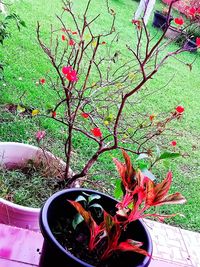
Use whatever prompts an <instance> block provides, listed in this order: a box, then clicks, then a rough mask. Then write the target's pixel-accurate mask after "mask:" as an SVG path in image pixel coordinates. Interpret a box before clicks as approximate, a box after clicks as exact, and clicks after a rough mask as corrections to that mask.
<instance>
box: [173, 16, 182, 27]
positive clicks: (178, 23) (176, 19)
mask: <svg viewBox="0 0 200 267" xmlns="http://www.w3.org/2000/svg"><path fill="white" fill-rule="evenodd" d="M174 22H175V23H176V24H177V25H179V26H182V25H183V24H184V19H183V18H182V17H180V18H175V19H174Z"/></svg>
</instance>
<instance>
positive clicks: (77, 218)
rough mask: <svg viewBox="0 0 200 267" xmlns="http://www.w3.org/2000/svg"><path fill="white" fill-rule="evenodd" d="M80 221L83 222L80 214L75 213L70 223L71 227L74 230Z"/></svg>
mask: <svg viewBox="0 0 200 267" xmlns="http://www.w3.org/2000/svg"><path fill="white" fill-rule="evenodd" d="M82 221H84V219H83V217H82V216H81V214H80V213H77V214H76V215H75V217H74V219H73V221H72V227H73V228H74V230H75V229H76V227H77V226H78V225H79V224H80V223H81V222H82Z"/></svg>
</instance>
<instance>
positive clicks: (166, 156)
mask: <svg viewBox="0 0 200 267" xmlns="http://www.w3.org/2000/svg"><path fill="white" fill-rule="evenodd" d="M180 156H181V154H180V153H174V152H168V151H166V152H164V153H162V154H161V155H160V157H159V158H158V160H161V159H174V158H177V157H180Z"/></svg>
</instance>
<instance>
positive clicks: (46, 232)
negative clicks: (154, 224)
mask: <svg viewBox="0 0 200 267" xmlns="http://www.w3.org/2000/svg"><path fill="white" fill-rule="evenodd" d="M80 191H81V192H83V191H84V192H88V193H91V192H92V193H94V194H100V195H102V196H105V197H109V198H111V199H112V200H114V201H116V202H118V201H117V200H116V199H115V198H113V197H111V196H109V195H107V194H104V193H102V192H99V191H97V190H92V189H86V188H71V189H64V190H61V191H58V192H56V193H55V194H53V195H52V196H51V197H50V198H48V200H47V201H46V202H45V204H44V206H43V207H42V208H41V211H40V228H41V232H42V234H43V236H44V238H46V239H47V240H51V242H53V243H54V245H56V246H57V247H58V248H59V249H60V250H61V251H62V252H63V253H64V254H66V255H67V256H68V257H70V258H72V259H73V260H75V261H76V262H78V263H80V264H82V265H83V266H86V267H95V266H94V265H90V264H89V263H87V262H85V261H82V260H81V259H79V258H77V257H76V256H74V255H73V254H71V253H70V252H68V250H66V249H65V248H64V247H63V246H62V245H61V244H60V243H59V242H58V241H57V240H56V238H55V236H54V235H53V233H52V231H51V229H50V227H49V223H48V220H47V212H48V208H49V206H50V205H51V202H52V201H53V200H54V199H56V198H57V197H58V196H61V195H65V194H66V193H69V192H80ZM138 221H140V223H141V224H142V226H143V228H144V230H145V231H146V234H147V237H148V240H150V242H149V250H148V251H149V253H150V254H152V251H153V245H152V240H151V236H150V234H149V231H148V229H147V228H146V226H145V224H144V223H143V222H142V220H141V219H139V220H138ZM44 228H45V229H44ZM149 260H150V259H149V257H145V258H144V260H143V262H142V263H143V264H147V263H148V262H149Z"/></svg>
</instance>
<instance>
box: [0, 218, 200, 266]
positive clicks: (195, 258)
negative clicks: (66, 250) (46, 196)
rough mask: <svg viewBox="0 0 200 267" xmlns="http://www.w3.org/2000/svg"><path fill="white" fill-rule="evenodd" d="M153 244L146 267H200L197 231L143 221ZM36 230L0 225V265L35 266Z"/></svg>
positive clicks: (38, 245)
mask: <svg viewBox="0 0 200 267" xmlns="http://www.w3.org/2000/svg"><path fill="white" fill-rule="evenodd" d="M145 221H146V225H147V227H148V229H149V231H150V233H151V236H152V240H153V243H154V252H153V259H152V261H151V264H150V266H149V267H175V266H177V267H178V266H179V267H186V266H188V267H200V233H195V232H191V231H186V230H182V229H179V228H176V227H173V226H169V225H166V224H161V223H158V222H153V221H150V220H145ZM42 243H43V238H42V236H41V234H40V233H36V232H32V231H29V230H24V229H20V228H16V227H11V226H7V225H3V224H0V267H30V266H34V267H35V266H38V262H39V257H40V255H39V252H38V251H39V250H41V247H42Z"/></svg>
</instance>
